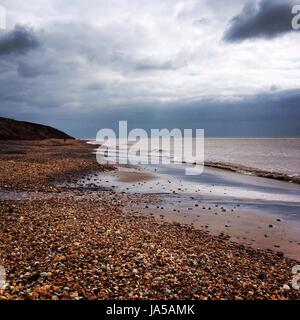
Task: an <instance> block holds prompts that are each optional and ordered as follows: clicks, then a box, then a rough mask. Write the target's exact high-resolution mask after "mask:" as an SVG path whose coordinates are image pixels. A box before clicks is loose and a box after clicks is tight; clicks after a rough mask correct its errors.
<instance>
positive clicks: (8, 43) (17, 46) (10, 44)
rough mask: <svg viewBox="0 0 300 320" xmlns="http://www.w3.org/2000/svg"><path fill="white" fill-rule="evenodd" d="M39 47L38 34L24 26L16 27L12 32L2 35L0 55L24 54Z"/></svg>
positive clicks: (0, 37)
mask: <svg viewBox="0 0 300 320" xmlns="http://www.w3.org/2000/svg"><path fill="white" fill-rule="evenodd" d="M39 45H40V41H39V39H38V37H37V35H36V33H35V32H34V31H33V30H31V29H29V28H27V27H24V26H16V27H15V28H14V30H12V31H4V32H1V33H0V55H7V54H11V53H18V54H24V53H26V52H27V51H29V50H31V49H35V48H37V47H39Z"/></svg>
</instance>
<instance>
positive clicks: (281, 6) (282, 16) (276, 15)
mask: <svg viewBox="0 0 300 320" xmlns="http://www.w3.org/2000/svg"><path fill="white" fill-rule="evenodd" d="M294 4H295V2H294V1H293V0H261V1H260V2H259V3H258V4H256V3H253V2H251V3H247V4H246V5H245V6H244V8H243V10H242V12H241V13H240V14H239V15H237V16H235V17H234V18H233V19H232V20H231V22H230V26H229V28H228V29H227V31H226V32H225V34H224V36H223V39H224V40H225V41H227V42H241V41H243V40H246V39H251V38H266V39H270V38H274V37H277V36H280V35H282V34H284V33H287V32H291V31H293V29H292V24H291V21H292V18H293V15H292V13H291V10H292V6H293V5H294Z"/></svg>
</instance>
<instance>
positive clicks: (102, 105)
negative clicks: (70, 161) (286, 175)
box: [0, 0, 300, 138]
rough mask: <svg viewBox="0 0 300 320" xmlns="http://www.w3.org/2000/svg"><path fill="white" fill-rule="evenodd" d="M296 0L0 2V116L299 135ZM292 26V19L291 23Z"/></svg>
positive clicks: (80, 129)
mask: <svg viewBox="0 0 300 320" xmlns="http://www.w3.org/2000/svg"><path fill="white" fill-rule="evenodd" d="M295 4H300V0H299V1H295V0H257V1H255V0H250V1H246V0H231V1H223V0H151V1H146V0H109V1H108V0H89V1H84V0H72V1H69V0H27V1H23V0H0V5H2V7H4V8H5V9H6V15H7V28H6V30H0V116H4V117H9V118H15V119H19V120H28V121H33V122H39V123H44V124H48V125H52V126H54V127H57V128H59V129H62V130H64V131H66V132H67V133H69V134H71V135H74V136H76V137H82V138H84V137H85V138H93V137H95V136H96V133H97V131H98V130H99V129H101V128H103V127H105V128H115V127H116V126H117V124H118V121H119V120H128V121H129V127H130V128H136V127H137V128H145V129H151V128H164V127H166V128H170V129H172V128H204V129H205V131H206V135H207V136H275V137H280V136H300V37H299V35H300V31H296V30H293V29H292V24H291V21H292V19H293V17H294V15H293V14H292V7H293V5H295ZM299 23H300V19H299Z"/></svg>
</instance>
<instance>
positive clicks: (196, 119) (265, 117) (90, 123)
mask: <svg viewBox="0 0 300 320" xmlns="http://www.w3.org/2000/svg"><path fill="white" fill-rule="evenodd" d="M299 103H300V90H288V91H279V92H276V93H270V92H266V93H264V94H259V95H254V96H249V97H240V99H239V100H237V101H223V102H221V101H217V100H202V101H194V102H186V101H182V102H176V103H168V104H166V103H156V104H155V105H152V104H149V103H148V104H147V103H144V104H141V103H139V104H131V105H123V106H119V107H118V108H114V109H112V108H103V109H101V110H95V111H94V112H92V113H89V112H85V110H77V111H75V110H74V111H73V112H71V113H70V112H67V111H66V110H59V109H58V110H56V111H55V113H51V112H49V109H48V108H47V109H45V110H41V109H39V110H38V111H32V112H30V113H29V112H28V111H29V110H28V108H26V109H22V107H20V106H18V105H16V104H12V105H11V107H12V108H9V109H6V110H5V111H4V116H5V115H7V116H11V117H15V118H18V119H26V120H29V121H36V122H41V123H46V124H49V125H52V126H56V127H58V128H63V129H64V130H65V131H67V132H68V133H69V134H71V135H73V136H76V137H78V138H95V136H96V134H97V132H98V130H100V129H102V128H111V129H114V130H115V131H116V132H117V130H118V122H119V121H120V120H127V121H128V128H129V130H132V129H134V128H143V129H145V130H147V131H148V133H149V132H150V130H151V129H156V128H157V129H160V128H167V129H170V130H171V129H173V128H180V129H187V128H188V129H196V128H199V129H205V135H206V136H215V137H226V136H227V137H243V136H244V137H245V136H246V137H247V136H257V137H262V136H263V137H282V136H286V137H288V136H289V137H296V136H300V108H299ZM12 110H14V111H15V113H14V114H12ZM29 114H30V116H28V115H29Z"/></svg>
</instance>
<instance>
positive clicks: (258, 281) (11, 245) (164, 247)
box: [0, 140, 300, 300]
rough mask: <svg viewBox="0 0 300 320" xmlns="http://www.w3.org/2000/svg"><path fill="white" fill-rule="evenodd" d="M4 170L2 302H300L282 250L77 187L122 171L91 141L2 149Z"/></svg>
mask: <svg viewBox="0 0 300 320" xmlns="http://www.w3.org/2000/svg"><path fill="white" fill-rule="evenodd" d="M0 165H1V170H0V175H1V178H0V195H1V197H0V199H1V200H0V239H1V240H0V265H2V266H3V267H4V268H5V271H6V285H5V287H4V288H2V289H0V299H1V300H24V299H30V300H41V299H42V300H69V299H72V300H103V299H113V300H126V299H130V300H136V299H152V300H156V299H166V300H171V299H178V300H181V299H196V300H210V299H217V300H221V299H234V300H245V299H246V300H252V299H262V300H265V299H268V300H271V299H272V300H274V299H280V300H286V299H293V300H294V299H299V298H300V292H299V290H293V289H292V287H291V280H292V276H293V275H292V273H291V270H292V268H293V266H295V265H296V264H298V263H299V262H297V261H296V260H293V259H290V258H288V257H286V256H285V255H284V254H283V253H282V252H276V251H273V250H258V249H254V248H251V247H249V246H245V245H243V244H238V243H235V242H232V241H231V239H230V237H229V236H227V235H226V234H224V233H222V232H221V233H219V234H217V235H216V234H212V233H210V232H209V231H208V230H201V229H197V228H195V227H194V226H193V225H188V224H183V223H178V222H171V221H170V222H166V221H163V220H162V219H158V218H156V217H155V216H154V215H149V214H147V215H145V214H144V213H143V210H141V209H140V208H142V207H143V208H145V206H147V208H148V207H150V208H151V206H154V205H155V204H156V203H159V202H160V199H159V197H158V196H156V195H154V194H153V195H151V194H145V193H139V194H135V193H132V192H131V193H126V192H118V191H116V190H115V189H114V188H112V187H107V186H105V185H103V186H102V187H100V186H98V187H97V188H89V187H86V188H84V187H80V186H78V187H76V182H77V181H78V179H80V178H81V177H84V176H87V175H89V174H92V173H95V172H96V173H97V174H100V175H101V174H102V173H103V174H106V173H107V172H115V171H117V170H118V168H117V167H115V166H112V165H107V164H105V163H103V164H102V165H100V164H98V163H97V162H96V159H95V156H94V155H93V154H92V146H91V145H88V144H86V143H85V142H83V141H67V142H64V141H59V140H45V141H42V142H28V141H26V142H25V141H24V142H18V141H15V142H3V143H1V147H0ZM74 185H75V187H74Z"/></svg>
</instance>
